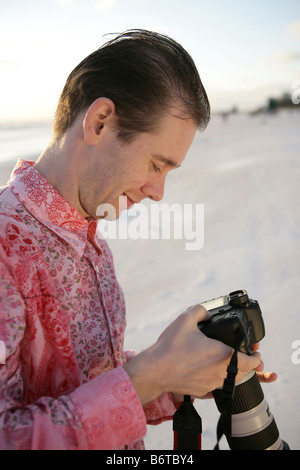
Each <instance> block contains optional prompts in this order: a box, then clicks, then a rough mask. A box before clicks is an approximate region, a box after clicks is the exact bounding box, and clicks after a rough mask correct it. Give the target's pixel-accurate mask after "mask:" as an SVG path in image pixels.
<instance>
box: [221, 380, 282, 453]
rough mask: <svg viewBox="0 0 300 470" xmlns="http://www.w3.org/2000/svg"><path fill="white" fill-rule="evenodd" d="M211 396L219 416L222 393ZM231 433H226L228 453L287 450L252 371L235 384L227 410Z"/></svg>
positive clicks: (222, 406) (222, 405) (222, 404)
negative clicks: (234, 451) (233, 451)
mask: <svg viewBox="0 0 300 470" xmlns="http://www.w3.org/2000/svg"><path fill="white" fill-rule="evenodd" d="M213 396H214V399H215V402H216V405H217V407H218V410H219V411H220V413H222V412H223V410H224V402H223V398H222V390H215V391H214V392H213ZM231 414H232V416H231V433H230V434H229V433H226V432H225V435H226V438H227V442H228V445H229V447H230V449H231V450H288V449H289V447H288V445H287V444H286V443H285V442H284V441H282V440H281V439H280V436H279V431H278V428H277V425H276V422H275V420H274V417H273V415H272V414H271V412H270V409H269V405H268V403H267V402H266V401H265V399H264V394H263V390H262V388H261V385H260V383H259V380H258V377H257V375H256V372H255V371H252V372H250V373H249V374H246V375H245V377H244V380H243V381H242V382H239V383H238V384H236V387H235V394H234V397H233V400H232V408H231Z"/></svg>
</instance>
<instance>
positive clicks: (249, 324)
mask: <svg viewBox="0 0 300 470" xmlns="http://www.w3.org/2000/svg"><path fill="white" fill-rule="evenodd" d="M201 305H203V307H205V308H206V310H207V311H209V312H210V313H211V318H210V319H209V320H206V321H202V322H199V323H198V328H199V329H200V330H201V331H202V332H203V333H204V334H205V335H206V336H207V337H208V338H212V339H216V340H219V341H222V342H223V343H225V344H227V345H228V346H230V347H232V348H235V347H236V338H237V333H238V332H239V331H240V330H242V332H243V336H244V340H243V342H242V344H241V346H240V348H239V351H241V352H243V353H245V354H250V353H251V346H252V344H254V343H257V342H259V341H261V340H262V339H263V337H264V336H265V327H264V322H263V318H262V313H261V310H260V306H259V304H258V302H257V300H252V299H249V297H248V294H247V292H246V291H245V290H237V291H234V292H231V293H230V294H228V295H225V296H222V297H218V298H216V299H213V300H209V301H207V302H202V303H201Z"/></svg>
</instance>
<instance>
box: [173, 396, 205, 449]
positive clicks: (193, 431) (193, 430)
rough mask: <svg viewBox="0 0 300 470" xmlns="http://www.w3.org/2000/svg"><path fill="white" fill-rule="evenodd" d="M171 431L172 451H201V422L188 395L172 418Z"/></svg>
mask: <svg viewBox="0 0 300 470" xmlns="http://www.w3.org/2000/svg"><path fill="white" fill-rule="evenodd" d="M173 431H174V450H194V449H196V450H201V433H202V420H201V417H200V416H199V414H198V413H197V411H196V409H195V407H194V405H193V403H192V400H191V397H190V396H189V395H184V401H183V402H182V404H181V405H180V407H179V408H178V410H177V411H176V412H175V414H174V416H173Z"/></svg>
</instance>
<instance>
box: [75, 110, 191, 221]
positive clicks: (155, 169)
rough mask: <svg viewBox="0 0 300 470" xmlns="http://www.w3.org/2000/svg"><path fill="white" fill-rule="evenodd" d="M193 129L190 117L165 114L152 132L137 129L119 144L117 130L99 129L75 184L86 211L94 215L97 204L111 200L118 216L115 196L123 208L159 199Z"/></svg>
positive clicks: (182, 157) (189, 140) (181, 157)
mask: <svg viewBox="0 0 300 470" xmlns="http://www.w3.org/2000/svg"><path fill="white" fill-rule="evenodd" d="M195 133H196V125H195V123H194V122H193V121H192V120H191V119H180V118H177V117H175V116H172V115H167V116H166V117H164V118H163V119H162V121H161V125H160V127H159V129H158V130H157V131H156V132H155V133H140V134H138V135H137V137H135V139H134V140H133V141H132V142H130V143H127V144H122V143H121V142H120V140H119V139H118V137H117V131H116V130H113V128H111V129H109V128H108V129H107V128H106V130H105V132H103V136H102V139H100V141H99V144H97V145H96V146H94V147H93V148H90V149H89V155H88V157H87V161H88V165H87V167H86V171H85V173H84V175H82V178H81V180H80V184H79V200H80V204H81V206H82V208H83V210H84V212H85V213H86V214H88V215H89V216H91V217H93V218H96V214H97V208H98V207H99V206H100V205H101V204H111V205H112V206H113V207H114V208H115V211H116V217H117V218H118V217H119V216H120V213H119V212H120V211H119V198H120V196H125V197H126V198H125V197H124V198H122V200H123V201H124V200H125V206H127V207H125V208H127V209H128V208H130V207H131V206H132V205H133V204H134V203H139V202H140V201H141V200H142V199H145V198H150V199H153V200H154V201H160V200H161V199H162V197H163V194H164V185H165V178H166V176H167V173H168V172H169V171H170V170H172V169H175V168H177V167H178V166H180V165H181V164H182V162H183V160H184V159H185V156H186V154H187V152H188V149H189V147H190V145H191V144H192V141H193V139H194V136H195Z"/></svg>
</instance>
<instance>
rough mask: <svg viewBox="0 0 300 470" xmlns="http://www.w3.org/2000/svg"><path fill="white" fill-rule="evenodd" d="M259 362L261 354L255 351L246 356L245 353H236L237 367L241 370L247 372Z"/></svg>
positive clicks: (257, 365)
mask: <svg viewBox="0 0 300 470" xmlns="http://www.w3.org/2000/svg"><path fill="white" fill-rule="evenodd" d="M260 364H261V354H260V353H259V352H258V351H255V352H253V353H252V354H251V356H248V355H247V354H243V353H240V352H239V353H238V368H239V369H240V370H242V371H245V372H249V371H250V370H252V369H256V368H257V367H259V366H260Z"/></svg>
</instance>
